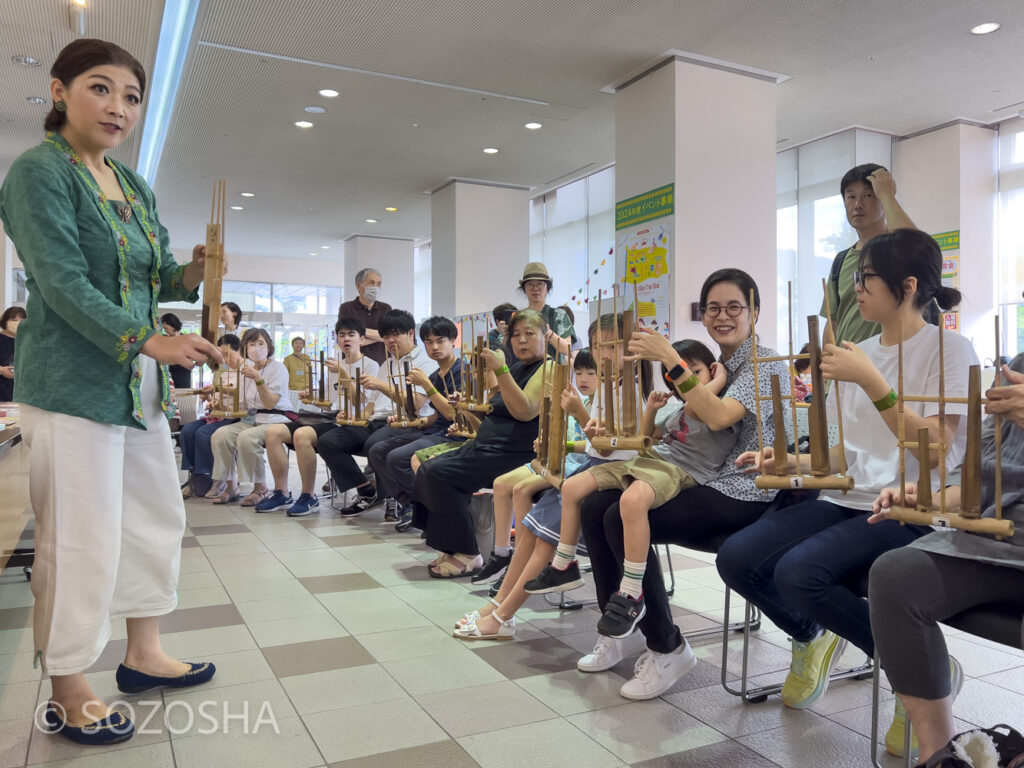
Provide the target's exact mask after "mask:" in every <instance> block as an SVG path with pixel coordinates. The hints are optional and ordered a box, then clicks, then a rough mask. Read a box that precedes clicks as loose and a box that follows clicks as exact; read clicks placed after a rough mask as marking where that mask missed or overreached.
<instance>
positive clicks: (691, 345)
mask: <svg viewBox="0 0 1024 768" xmlns="http://www.w3.org/2000/svg"><path fill="white" fill-rule="evenodd" d="M672 349H674V350H675V351H676V354H677V355H679V357H680V358H682V359H683V360H685V361H687V362H690V361H691V360H692V361H695V362H698V363H703V364H704V366H705V367H706V368H710V367H711V366H712V365H714V363H715V356H714V354H712V352H711V350H710V349H708V348H707V347H706V346H705V345H704V344H702V343H701V342H699V341H697V340H696V339H683V340H682V341H676V342H673V344H672Z"/></svg>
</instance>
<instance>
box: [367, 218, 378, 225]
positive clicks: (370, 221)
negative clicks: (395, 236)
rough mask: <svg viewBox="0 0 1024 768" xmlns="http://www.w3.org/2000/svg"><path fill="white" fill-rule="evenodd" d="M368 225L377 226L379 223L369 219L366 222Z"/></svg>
mask: <svg viewBox="0 0 1024 768" xmlns="http://www.w3.org/2000/svg"><path fill="white" fill-rule="evenodd" d="M366 223H367V224H376V223H377V220H376V219H367V220H366Z"/></svg>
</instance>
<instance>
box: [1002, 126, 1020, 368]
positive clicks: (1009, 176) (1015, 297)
mask: <svg viewBox="0 0 1024 768" xmlns="http://www.w3.org/2000/svg"><path fill="white" fill-rule="evenodd" d="M998 226H999V231H998V242H999V263H998V267H997V270H998V271H997V273H996V285H997V295H996V300H997V301H998V302H999V304H1000V308H1001V310H1002V311H1001V312H1000V315H1001V326H1002V339H1001V340H1000V342H1001V352H1002V354H1004V355H1006V356H1008V357H1013V356H1014V355H1017V354H1019V353H1020V352H1024V295H1022V293H1024V119H1021V118H1015V119H1013V120H1006V121H1004V122H1002V123H1000V124H999V225H998Z"/></svg>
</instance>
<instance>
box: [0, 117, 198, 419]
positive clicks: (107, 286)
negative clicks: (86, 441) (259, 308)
mask: <svg viewBox="0 0 1024 768" xmlns="http://www.w3.org/2000/svg"><path fill="white" fill-rule="evenodd" d="M107 164H108V165H109V166H110V167H111V168H113V170H114V172H115V173H116V174H117V176H118V180H119V181H120V183H121V188H122V190H123V191H124V194H125V198H126V199H127V200H128V202H129V203H130V205H131V208H132V214H131V218H130V220H129V221H127V222H125V221H122V219H121V218H120V217H119V216H118V212H117V208H116V207H115V206H114V205H113V204H112V203H111V202H110V201H108V200H107V199H106V198H105V196H104V195H103V193H102V191H101V190H100V188H99V185H97V183H96V181H95V180H94V179H93V177H92V174H91V173H90V172H89V170H88V169H87V168H86V167H85V164H84V163H83V162H82V161H81V159H79V157H78V156H77V155H76V154H75V151H74V150H73V149H72V148H71V147H70V145H69V144H68V143H67V142H66V141H65V140H64V138H63V137H62V136H60V135H59V134H56V133H48V134H47V135H46V138H45V139H44V141H43V143H42V144H40V145H39V146H36V147H33V148H32V149H30V150H28V151H27V152H25V153H24V154H22V155H21V156H20V157H19V158H18V159H17V160H15V161H14V163H13V164H12V165H11V169H10V171H9V172H8V174H7V178H6V179H5V180H4V183H3V187H2V188H0V219H3V222H4V228H5V229H6V231H7V235H8V236H9V237H10V238H11V240H12V241H13V242H14V245H15V247H16V248H17V250H18V256H19V257H20V258H21V260H22V262H23V263H24V265H25V277H26V285H27V287H28V291H29V297H28V304H27V307H26V311H27V313H28V317H27V318H26V319H25V320H24V321H22V324H21V325H20V326H19V327H18V344H17V346H16V348H15V361H14V376H15V379H14V397H15V399H16V400H17V401H19V402H22V403H27V404H28V405H33V406H35V407H36V408H42V409H43V410H48V411H57V412H60V413H66V414H70V415H72V416H80V417H83V418H86V419H92V420H94V421H99V422H104V423H107V424H117V425H122V426H129V427H136V428H140V429H141V428H145V422H144V420H143V415H142V404H141V401H140V391H139V390H140V386H141V383H142V378H141V373H140V370H139V363H138V359H137V358H138V354H139V350H140V349H141V347H142V345H143V343H144V342H145V341H146V340H147V339H148V338H149V337H150V336H152V335H153V334H154V333H159V330H157V329H158V328H159V324H158V318H157V302H158V301H193V302H194V301H196V300H197V299H198V298H199V293H198V290H192V291H189V290H187V289H186V288H185V285H184V281H183V274H184V269H185V268H184V267H183V266H179V265H178V264H177V263H176V262H175V260H174V256H173V255H172V254H171V248H170V239H169V236H168V234H167V230H166V229H165V228H164V227H163V225H161V224H160V220H159V218H158V217H157V211H156V200H155V199H154V197H153V191H152V190H151V189H150V188H149V186H148V185H147V184H146V182H145V181H144V180H143V179H142V177H141V176H139V175H138V174H137V173H135V172H134V171H133V170H131V169H130V168H128V167H126V166H124V165H122V164H121V163H118V162H116V161H114V160H112V159H110V158H108V159H107ZM160 370H161V393H162V397H163V410H164V413H165V414H166V415H167V417H168V418H171V416H172V415H173V412H174V409H173V406H172V404H171V399H170V384H169V377H168V373H167V366H165V365H164V366H160Z"/></svg>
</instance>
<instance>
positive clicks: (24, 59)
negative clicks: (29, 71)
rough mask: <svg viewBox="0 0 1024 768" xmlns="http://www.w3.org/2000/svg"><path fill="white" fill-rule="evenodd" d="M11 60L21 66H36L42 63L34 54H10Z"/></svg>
mask: <svg viewBox="0 0 1024 768" xmlns="http://www.w3.org/2000/svg"><path fill="white" fill-rule="evenodd" d="M11 61H13V62H14V63H15V64H20V65H21V66H23V67H38V66H39V65H40V64H42V62H41V61H39V59H37V58H36V57H35V56H21V55H18V56H11Z"/></svg>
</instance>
